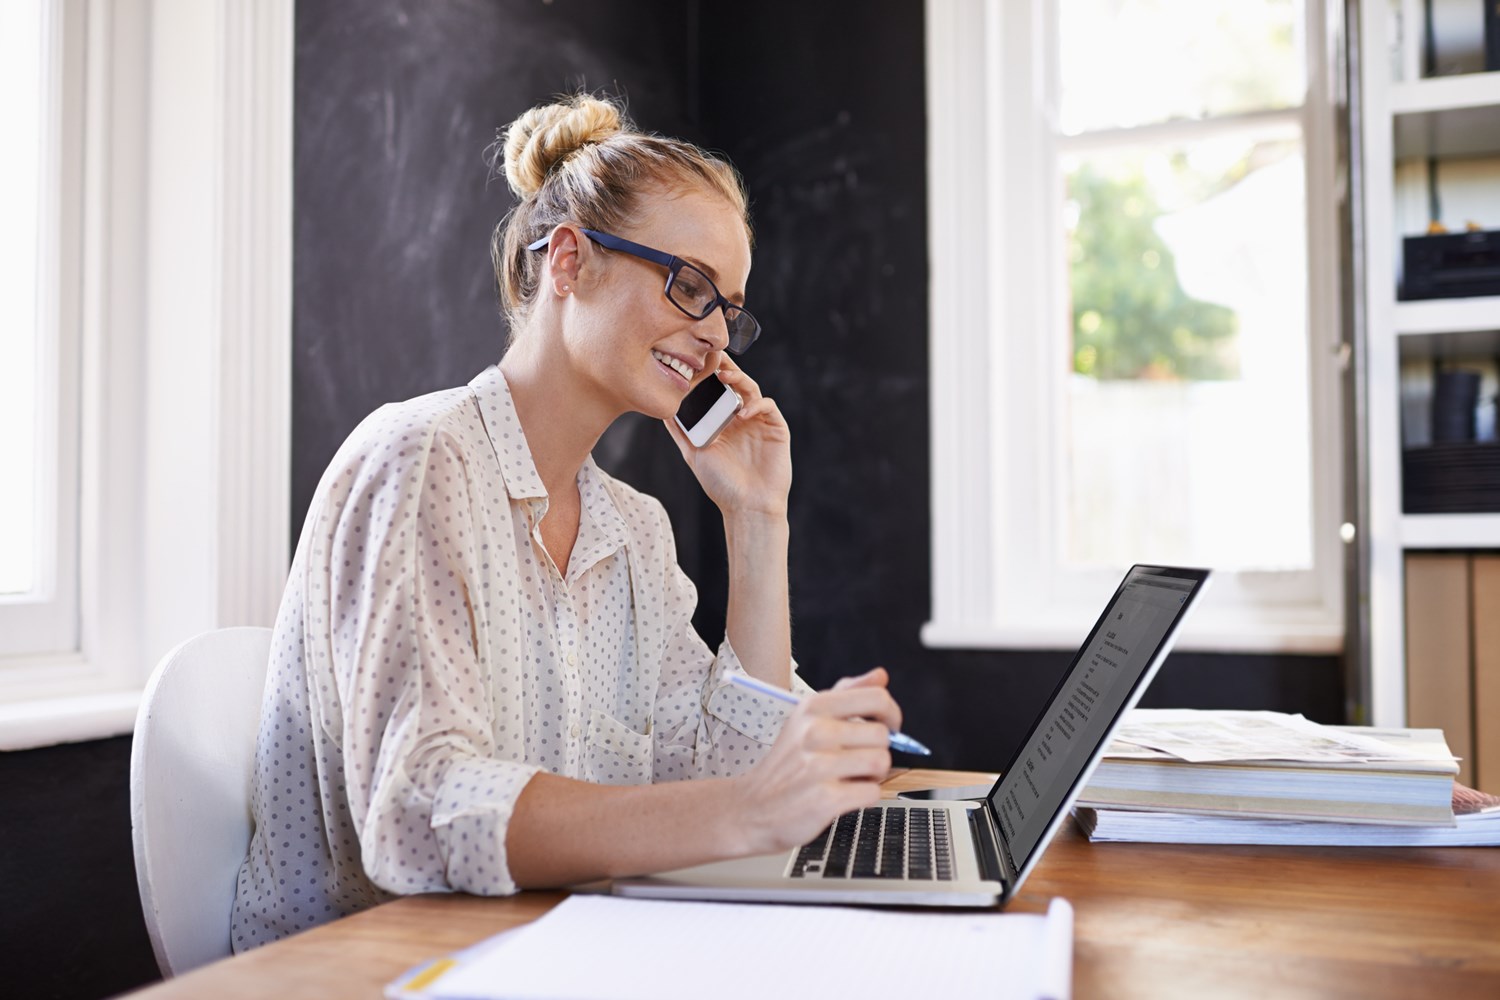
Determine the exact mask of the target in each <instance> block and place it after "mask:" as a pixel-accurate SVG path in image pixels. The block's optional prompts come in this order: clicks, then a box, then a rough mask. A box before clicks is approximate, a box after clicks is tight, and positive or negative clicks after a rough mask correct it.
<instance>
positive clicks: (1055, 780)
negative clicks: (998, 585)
mask: <svg viewBox="0 0 1500 1000" xmlns="http://www.w3.org/2000/svg"><path fill="white" fill-rule="evenodd" d="M1207 575H1208V574H1207V573H1206V572H1204V571H1201V570H1178V569H1168V568H1165V567H1159V566H1136V567H1134V568H1132V569H1131V571H1130V572H1129V573H1127V574H1126V576H1125V580H1124V582H1123V583H1121V584H1120V588H1119V589H1118V590H1117V591H1115V595H1114V597H1113V598H1112V599H1111V601H1110V603H1109V606H1108V607H1107V608H1106V609H1105V611H1104V614H1103V615H1102V616H1101V617H1100V618H1099V621H1098V622H1097V623H1096V624H1095V625H1094V630H1093V632H1091V633H1090V634H1089V637H1088V639H1086V640H1085V641H1084V644H1083V648H1082V649H1080V650H1079V652H1078V655H1077V656H1076V657H1074V659H1073V663H1072V665H1071V666H1070V667H1069V668H1068V670H1067V672H1066V673H1065V674H1064V675H1063V679H1062V682H1061V683H1060V684H1059V685H1058V686H1057V690H1055V691H1054V692H1053V694H1052V700H1051V701H1050V702H1049V703H1048V705H1047V708H1046V710H1045V711H1044V712H1043V713H1042V714H1041V715H1040V716H1039V717H1038V719H1037V722H1036V725H1034V726H1033V727H1032V730H1031V733H1030V734H1029V735H1028V736H1027V738H1026V742H1025V743H1024V744H1023V745H1022V748H1021V751H1020V753H1018V754H1017V755H1016V756H1015V758H1014V759H1012V760H1011V762H1010V766H1009V767H1007V768H1006V769H1005V773H1004V774H1003V775H1002V777H1001V779H1000V780H999V781H998V782H996V784H995V787H994V788H993V789H991V791H990V795H989V803H990V808H991V809H992V810H993V814H994V816H995V819H996V820H997V822H998V823H999V825H1000V830H1001V833H1002V835H1003V836H1004V838H1005V841H1006V844H1007V845H1008V847H1009V850H1010V856H1011V862H1012V863H1013V864H1014V865H1015V869H1016V871H1017V872H1020V871H1023V870H1024V869H1025V868H1026V863H1027V861H1028V860H1029V859H1030V858H1031V856H1032V853H1033V852H1034V851H1035V850H1036V848H1037V845H1038V844H1039V843H1041V842H1042V841H1043V838H1044V835H1045V834H1046V833H1047V830H1048V827H1049V826H1050V825H1051V824H1052V820H1053V819H1054V818H1055V817H1056V816H1057V814H1058V812H1059V810H1060V809H1062V808H1063V804H1064V801H1065V800H1070V799H1071V796H1070V793H1071V792H1072V791H1073V790H1074V787H1075V786H1077V785H1078V784H1079V782H1080V780H1081V779H1082V777H1083V774H1084V771H1085V770H1086V769H1087V768H1088V766H1089V764H1090V763H1091V762H1092V761H1093V759H1094V757H1095V756H1096V754H1097V753H1098V752H1099V751H1100V750H1101V749H1102V747H1103V744H1104V741H1105V740H1106V739H1108V737H1109V734H1110V732H1111V731H1112V730H1113V729H1114V725H1115V723H1116V721H1117V720H1118V719H1119V717H1120V716H1121V715H1122V714H1123V713H1124V711H1125V709H1126V708H1127V707H1128V706H1129V705H1130V704H1133V703H1134V701H1135V700H1136V698H1138V697H1139V694H1140V691H1141V690H1142V689H1143V688H1144V686H1145V685H1144V681H1145V680H1147V679H1148V674H1149V673H1150V672H1151V670H1150V668H1151V667H1152V665H1153V664H1154V663H1156V662H1157V661H1158V660H1159V657H1158V653H1159V652H1162V651H1163V646H1164V645H1165V643H1166V641H1167V639H1168V638H1169V637H1170V635H1171V633H1172V631H1173V627H1174V625H1175V624H1176V622H1177V621H1178V619H1179V618H1180V617H1181V616H1182V613H1183V612H1184V611H1185V610H1186V608H1187V607H1188V605H1189V604H1190V603H1191V598H1192V597H1193V596H1194V594H1195V593H1196V592H1197V590H1198V589H1199V587H1200V586H1201V585H1202V583H1203V580H1204V579H1205V578H1206V577H1207Z"/></svg>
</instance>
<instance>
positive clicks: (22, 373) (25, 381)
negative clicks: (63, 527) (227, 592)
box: [0, 0, 46, 595]
mask: <svg viewBox="0 0 1500 1000" xmlns="http://www.w3.org/2000/svg"><path fill="white" fill-rule="evenodd" d="M43 7H44V3H43V0H7V2H5V3H0V93H3V94H5V95H6V96H5V100H3V101H0V135H4V136H5V137H6V151H5V155H4V156H0V470H3V471H0V595H6V594H24V593H27V592H29V591H31V590H32V589H34V588H35V587H36V585H37V578H38V565H37V534H38V531H37V525H38V514H39V513H40V512H39V511H38V509H37V496H38V494H39V487H40V485H41V484H40V483H39V451H38V447H37V445H38V440H39V435H40V432H41V431H42V430H43V428H42V426H41V424H40V422H39V421H38V414H39V412H40V409H41V404H42V402H43V399H42V398H41V395H42V394H41V393H40V390H41V388H42V387H41V386H39V384H38V371H39V366H38V359H39V346H40V341H39V338H40V336H41V333H42V331H41V329H40V324H39V318H40V314H39V310H38V304H39V295H38V281H39V278H40V276H41V271H40V268H39V257H38V248H39V246H40V244H41V236H42V233H41V224H42V202H41V191H42V175H41V165H42V161H43V152H44V149H43V144H44V141H45V132H44V128H43V126H44V122H43V114H42V112H43V106H44V87H43V81H44V79H45V77H44V73H45V72H46V67H45V66H44V65H43V56H44V52H45V51H46V46H45V45H44V40H45V39H44V35H43V27H44V10H43Z"/></svg>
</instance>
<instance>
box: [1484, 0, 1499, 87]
mask: <svg viewBox="0 0 1500 1000" xmlns="http://www.w3.org/2000/svg"><path fill="white" fill-rule="evenodd" d="M1484 68H1485V69H1487V70H1491V71H1494V70H1500V0H1484Z"/></svg>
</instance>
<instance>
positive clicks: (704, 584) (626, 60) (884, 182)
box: [293, 0, 1342, 769]
mask: <svg viewBox="0 0 1500 1000" xmlns="http://www.w3.org/2000/svg"><path fill="white" fill-rule="evenodd" d="M297 20H298V44H297V47H298V61H297V145H296V157H297V159H296V199H297V200H296V247H295V252H296V296H295V336H296V346H295V368H294V418H295V424H294V432H295V444H294V482H293V493H294V499H293V516H294V519H295V520H297V521H299V522H300V519H301V516H302V513H303V511H304V510H305V507H306V505H307V502H308V500H309V498H310V497H311V496H312V493H313V490H314V488H315V486H316V484H317V480H318V477H319V475H320V474H321V472H322V469H323V467H324V465H325V464H326V463H327V461H328V459H329V458H330V457H331V456H332V454H333V452H334V450H335V449H336V448H337V446H338V444H339V443H340V441H342V439H343V437H344V436H345V435H346V434H347V433H348V432H349V430H350V429H351V428H352V427H353V426H354V425H355V424H356V423H357V422H358V421H359V420H360V419H361V418H362V417H363V416H364V415H365V414H366V413H368V412H369V411H370V410H372V409H373V408H375V407H376V406H378V405H379V404H381V403H383V402H386V401H389V400H393V399H401V398H405V397H407V396H411V395H414V394H417V393H420V392H425V391H428V390H431V389H436V388H440V387H445V386H450V385H455V384H459V383H461V382H464V381H466V380H467V379H468V378H470V377H471V376H472V375H473V374H474V373H475V372H477V371H478V370H479V369H481V368H482V367H484V366H485V365H487V364H490V363H493V362H494V361H495V360H496V359H497V358H498V357H499V355H500V352H501V345H502V343H503V338H504V330H503V326H502V323H501V320H500V318H499V316H498V311H497V309H496V305H495V298H494V291H493V277H492V274H491V272H490V266H489V261H488V256H487V253H486V248H487V238H488V234H489V231H490V229H491V227H492V226H493V224H494V223H495V221H496V220H497V219H499V218H500V217H501V216H502V215H503V214H504V212H505V211H506V210H507V208H508V207H509V205H510V201H509V195H508V192H507V191H506V189H505V186H504V183H503V182H502V181H501V180H498V179H496V180H493V181H490V180H489V179H488V178H487V174H486V168H485V166H484V164H483V161H482V153H483V150H484V148H485V146H486V145H487V143H488V142H489V141H490V140H491V139H492V138H493V137H494V133H495V129H496V128H497V127H498V126H502V125H504V124H505V123H507V122H509V121H510V120H511V119H512V118H514V117H515V116H516V114H517V113H519V112H520V111H522V110H524V109H525V108H527V107H530V106H531V105H533V104H535V103H537V102H538V101H541V100H543V99H546V98H547V97H549V96H551V95H553V94H555V93H557V92H559V91H561V90H565V89H569V88H576V87H579V86H582V87H586V88H590V89H602V90H608V91H611V92H615V93H620V94H623V95H625V96H626V97H627V98H628V101H629V105H630V110H631V112H632V114H633V115H634V117H635V118H636V120H637V121H638V122H639V124H641V125H642V126H643V127H645V128H648V129H654V130H657V131H661V132H665V133H669V134H675V135H682V136H685V137H688V138H691V139H694V140H696V141H699V142H701V143H704V144H705V145H708V146H709V147H711V148H715V149H719V150H722V151H724V152H725V153H727V154H728V155H729V157H730V158H731V159H732V160H733V161H734V162H735V163H736V164H737V165H738V166H739V168H740V169H741V171H742V172H743V173H744V175H745V178H746V180H747V182H748V184H749V187H750V191H751V197H752V201H753V211H754V220H755V226H756V231H757V247H756V254H755V267H754V271H753V273H752V275H751V280H750V285H749V300H750V302H751V303H752V304H753V309H754V310H755V312H756V315H757V316H758V317H760V319H761V321H762V323H763V324H764V326H765V328H766V333H765V335H764V336H763V338H762V340H761V342H760V343H759V344H757V346H756V348H755V350H754V351H753V352H752V353H751V354H750V355H749V356H747V358H746V365H747V367H748V368H749V369H750V370H751V371H752V372H753V373H754V374H755V376H756V377H757V378H758V379H759V380H760V382H761V384H762V385H763V386H764V387H765V388H766V390H767V392H768V393H770V394H771V395H773V396H775V397H776V399H777V401H778V402H779V403H780V405H781V407H782V409H783V411H784V412H785V413H786V416H787V419H788V421H789V422H790V423H791V426H792V429H793V433H794V454H795V456H796V470H797V471H796V483H795V486H794V487H793V493H792V563H791V573H792V600H793V617H794V623H795V645H796V654H797V657H798V659H799V661H800V663H801V664H802V669H803V673H804V674H805V675H806V676H807V677H808V679H809V680H811V681H812V682H814V683H815V684H826V683H829V682H831V681H832V680H834V679H835V678H836V677H838V676H840V675H841V674H843V673H846V672H852V671H858V670H862V669H864V668H865V667H867V666H870V665H873V664H876V663H883V664H885V665H887V666H888V667H890V668H891V669H892V671H893V673H894V674H895V681H894V682H893V686H894V688H895V690H896V693H897V695H898V696H899V698H900V699H901V701H902V703H903V705H904V707H905V709H906V712H907V718H908V725H909V728H910V729H911V731H912V732H914V733H918V734H920V735H921V736H923V738H925V739H927V740H928V742H929V743H931V744H932V745H933V747H934V748H935V749H936V751H937V762H938V763H939V764H943V765H949V766H961V767H973V768H987V769H993V768H998V767H999V766H1000V765H1001V764H1003V763H1004V761H1005V758H1006V756H1007V754H1008V753H1009V751H1010V750H1011V749H1012V748H1013V746H1014V744H1015V743H1016V741H1017V740H1018V739H1019V738H1020V736H1021V735H1022V734H1021V733H1020V732H1018V731H1017V727H1018V725H1019V724H1020V723H1021V721H1022V720H1024V719H1026V718H1027V717H1029V716H1030V714H1031V713H1033V712H1034V711H1035V710H1036V708H1037V703H1038V701H1039V700H1040V699H1041V698H1042V697H1043V696H1044V695H1045V693H1046V692H1047V691H1049V690H1050V689H1051V687H1052V684H1053V683H1054V680H1055V677H1056V672H1057V671H1058V670H1060V669H1061V668H1062V666H1064V665H1065V662H1066V659H1067V656H1066V654H1059V653H1030V654H1028V653H1018V652H1007V653H994V652H951V651H934V650H927V649H924V648H922V646H921V645H920V643H919V642H918V638H917V636H918V630H919V628H920V627H921V624H922V622H923V621H924V620H925V619H926V616H927V612H928V609H929V604H928V599H929V598H928V579H929V564H928V558H929V557H928V537H929V523H928V480H927V455H928V438H927V434H928V431H927V399H928V385H927V363H926V359H927V333H926V324H927V297H926V296H927V291H926V282H927V252H926V214H925V199H926V190H925V180H926V178H925V156H926V149H925V145H924V128H925V117H924V96H923V47H922V38H923V32H922V5H921V4H920V3H918V2H916V0H880V2H869V0H859V2H854V0H849V2H820V3H814V4H809V3H805V2H795V3H794V2H786V0H766V2H757V3H754V4H723V3H700V2H690V0H649V2H647V0H636V2H633V3H618V2H611V0H554V2H552V3H541V2H536V0H486V2H478V0H469V2H444V3H428V2H417V0H412V2H406V3H402V2H397V0H382V2H371V3H362V4H347V3H337V2H331V0H303V2H301V3H299V5H298V14H297ZM597 457H598V459H599V461H600V463H601V464H602V465H604V466H605V467H606V468H607V469H609V470H610V471H611V472H614V473H615V474H617V475H619V476H621V477H622V478H624V479H626V480H628V481H630V482H632V483H634V484H635V485H637V486H639V487H641V488H643V489H645V490H647V491H649V492H651V493H653V494H655V495H657V496H658V497H660V498H661V499H662V501H663V503H664V504H666V506H667V508H668V510H669V512H670V513H671V515H672V518H673V523H674V525H675V528H676V532H677V535H678V543H679V550H680V553H681V559H682V563H683V566H684V568H685V569H686V570H687V571H688V573H689V574H690V575H691V576H692V577H693V578H694V579H695V580H696V581H697V583H698V585H699V590H700V595H701V606H700V609H699V614H698V618H697V624H698V626H699V630H700V632H701V633H702V634H704V635H705V636H707V637H710V639H711V640H715V641H716V639H717V637H718V635H719V634H721V632H722V627H723V624H722V623H723V602H724V580H723V541H722V535H721V531H722V529H721V527H720V523H719V521H718V518H717V516H716V515H715V513H714V511H713V510H712V509H711V507H710V505H708V503H707V501H706V500H704V499H703V498H702V496H701V494H700V493H699V491H698V488H697V486H696V484H695V483H694V482H693V480H692V478H691V476H690V475H689V474H688V473H687V472H686V471H685V469H684V468H683V466H682V464H681V462H680V460H679V458H678V457H677V454H676V452H675V449H674V448H673V447H672V445H671V443H670V441H669V440H668V439H667V437H666V435H665V434H664V433H663V432H662V431H661V430H660V428H658V427H656V426H654V425H652V424H649V423H647V422H646V421H644V420H641V421H631V420H626V421H622V422H621V423H620V424H619V425H617V426H616V427H615V428H613V429H612V430H611V431H610V433H609V434H608V435H606V437H605V439H604V441H603V443H602V445H601V447H600V449H599V453H598V456H597ZM1150 700H1152V701H1153V702H1155V703H1157V704H1177V705H1198V706H1205V707H1207V706H1229V705H1234V706H1254V707H1274V708H1282V709H1294V710H1297V711H1302V712H1305V713H1307V714H1308V715H1310V716H1312V717H1318V718H1324V719H1331V720H1337V719H1338V718H1339V716H1340V713H1341V711H1342V691H1341V684H1340V680H1339V670H1338V663H1337V661H1336V660H1335V659H1333V658H1300V657H1244V656H1205V655H1198V656H1190V655H1178V656H1176V657H1174V658H1173V660H1172V661H1170V662H1169V664H1168V666H1167V668H1166V669H1165V670H1164V671H1163V673H1162V675H1161V677H1160V679H1159V680H1158V682H1157V684H1156V686H1155V688H1154V690H1153V692H1152V697H1151V699H1150ZM981 706H983V707H984V709H983V711H981V708H980V707H981Z"/></svg>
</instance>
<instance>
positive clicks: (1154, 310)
mask: <svg viewBox="0 0 1500 1000" xmlns="http://www.w3.org/2000/svg"><path fill="white" fill-rule="evenodd" d="M1069 195H1070V197H1071V198H1072V199H1073V200H1074V201H1075V202H1076V203H1077V205H1078V209H1079V211H1078V216H1077V219H1078V221H1077V224H1076V225H1075V226H1073V227H1072V230H1071V232H1070V233H1069V234H1068V244H1069V245H1068V256H1069V261H1070V263H1071V266H1072V297H1073V303H1072V311H1073V317H1072V318H1073V370H1074V371H1076V372H1078V373H1079V374H1081V375H1090V376H1093V377H1095V378H1100V379H1187V380H1195V381H1207V380H1218V379H1233V378H1237V377H1238V375H1239V361H1238V357H1237V355H1236V351H1235V348H1236V335H1237V333H1238V332H1239V322H1238V318H1237V317H1236V315H1235V314H1234V312H1233V311H1232V310H1230V309H1226V308H1224V307H1223V306H1219V305H1214V304H1213V303H1209V302H1203V301H1200V300H1198V299H1193V298H1190V297H1188V295H1187V293H1185V292H1184V291H1183V290H1182V285H1181V283H1180V282H1179V281H1178V278H1177V267H1176V263H1175V261H1174V259H1173V256H1172V252H1171V251H1170V250H1169V249H1168V248H1167V245H1166V244H1165V243H1164V242H1163V241H1162V239H1161V237H1160V236H1159V235H1157V233H1156V230H1155V229H1154V227H1153V223H1154V221H1155V220H1156V219H1157V217H1159V216H1160V215H1161V208H1160V206H1159V205H1158V204H1157V203H1156V201H1155V199H1154V198H1153V196H1152V194H1151V191H1150V188H1149V186H1148V185H1147V183H1146V179H1145V177H1144V176H1143V175H1142V174H1141V173H1140V172H1139V171H1135V172H1133V173H1129V174H1126V175H1124V176H1122V177H1113V176H1109V175H1107V174H1105V173H1103V172H1101V171H1099V170H1097V169H1095V168H1093V167H1092V166H1091V165H1089V164H1087V163H1085V164H1083V165H1081V166H1080V167H1079V168H1078V170H1077V171H1076V172H1074V173H1073V174H1072V175H1071V176H1070V178H1069Z"/></svg>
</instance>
